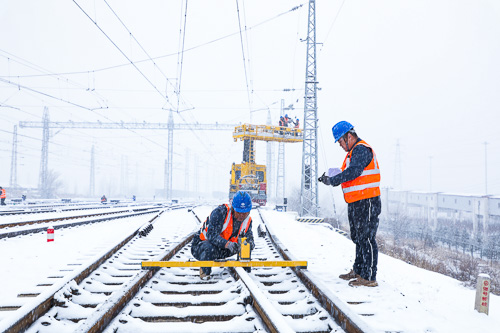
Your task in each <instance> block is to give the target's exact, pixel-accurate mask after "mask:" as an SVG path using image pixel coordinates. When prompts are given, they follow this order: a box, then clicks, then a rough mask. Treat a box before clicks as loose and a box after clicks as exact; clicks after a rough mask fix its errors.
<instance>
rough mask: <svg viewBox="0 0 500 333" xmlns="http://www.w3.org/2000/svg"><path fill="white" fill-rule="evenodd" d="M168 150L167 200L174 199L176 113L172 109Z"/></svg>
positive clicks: (169, 121) (169, 119) (169, 117)
mask: <svg viewBox="0 0 500 333" xmlns="http://www.w3.org/2000/svg"><path fill="white" fill-rule="evenodd" d="M167 127H168V143H167V146H168V149H167V150H168V151H167V174H166V178H167V180H166V181H165V183H166V184H167V193H166V195H167V198H166V200H170V199H172V160H173V155H174V115H173V112H172V110H170V113H169V114H168V125H167Z"/></svg>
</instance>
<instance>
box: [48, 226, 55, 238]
mask: <svg viewBox="0 0 500 333" xmlns="http://www.w3.org/2000/svg"><path fill="white" fill-rule="evenodd" d="M53 241H54V227H52V226H51V227H48V228H47V242H53Z"/></svg>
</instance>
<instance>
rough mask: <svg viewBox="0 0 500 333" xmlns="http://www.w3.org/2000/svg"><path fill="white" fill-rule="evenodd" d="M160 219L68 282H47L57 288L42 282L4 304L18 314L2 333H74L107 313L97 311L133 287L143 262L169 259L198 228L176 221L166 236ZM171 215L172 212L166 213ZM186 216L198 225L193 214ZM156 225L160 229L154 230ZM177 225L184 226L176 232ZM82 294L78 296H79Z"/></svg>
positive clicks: (1, 326) (78, 270)
mask: <svg viewBox="0 0 500 333" xmlns="http://www.w3.org/2000/svg"><path fill="white" fill-rule="evenodd" d="M160 214H161V213H159V214H158V215H156V216H155V217H154V218H153V219H150V220H149V221H148V220H146V221H148V222H147V223H145V224H143V225H142V226H141V227H140V228H138V229H137V230H135V231H134V232H132V233H131V234H130V235H129V236H128V237H126V238H125V239H123V240H122V241H121V242H119V244H117V245H116V246H114V247H113V248H112V249H111V250H110V251H108V252H107V253H105V254H104V255H102V256H101V257H100V258H98V259H97V260H95V261H93V263H92V264H91V265H89V266H87V267H82V266H81V264H80V263H75V265H76V266H74V268H75V270H74V271H73V272H71V274H67V275H66V276H64V278H63V276H51V277H48V278H47V280H51V279H57V280H52V281H55V282H50V283H45V282H42V283H41V284H39V285H38V286H37V287H36V292H26V293H23V294H21V295H20V296H21V297H18V300H17V303H16V304H10V305H8V304H3V302H2V304H1V306H0V310H2V311H15V313H13V315H11V316H8V317H7V318H5V319H4V320H3V321H0V331H2V332H4V331H5V332H19V331H25V330H27V331H33V332H65V331H66V332H73V331H74V329H75V328H76V326H75V325H78V322H80V321H81V320H82V318H87V317H88V316H90V314H91V313H92V312H93V311H96V310H98V309H102V308H103V306H99V307H97V305H99V304H101V303H105V302H106V299H108V298H109V297H110V295H112V294H113V295H114V292H115V291H117V290H120V289H121V288H122V287H123V285H125V286H128V285H129V283H130V281H132V280H134V279H135V278H136V277H137V275H140V274H142V273H143V271H141V268H140V267H141V261H143V260H148V259H151V258H152V259H156V260H161V259H162V258H164V254H165V253H168V252H169V251H170V250H171V249H170V247H171V245H172V243H173V242H175V241H176V240H177V239H178V238H183V237H185V235H186V234H187V233H189V232H190V231H192V229H193V225H196V223H195V222H194V221H192V223H191V225H190V226H189V223H188V224H184V226H182V224H180V223H179V221H175V222H171V224H174V226H172V225H170V227H168V228H167V230H165V227H164V226H163V227H162V224H165V223H161V224H160V226H159V227H158V224H157V221H158V220H161V219H162V216H160ZM168 214H171V212H167V213H166V215H168ZM184 214H185V215H187V216H188V217H190V218H191V219H193V220H194V218H193V217H192V215H191V214H187V213H184ZM153 224H155V228H152V226H153ZM175 224H180V226H178V227H177V228H176V227H175ZM176 230H177V231H176ZM153 231H156V236H155V237H153V238H151V237H145V236H146V235H148V234H150V233H153ZM167 231H168V232H167ZM162 254H163V255H162ZM72 267H73V266H72ZM146 273H148V272H146ZM61 275H63V274H61ZM43 288H45V289H43ZM125 288H127V287H125ZM76 290H79V291H81V292H76ZM77 293H78V294H79V295H75V294H77ZM78 296H79V297H78ZM68 297H75V298H77V299H78V300H80V301H82V302H83V303H85V304H84V305H85V306H80V305H76V304H77V303H72V302H70V301H69V300H68ZM82 297H84V299H82ZM68 304H72V305H73V307H71V308H69V306H68ZM74 307H77V308H78V309H80V310H81V311H83V317H82V314H81V311H80V312H79V311H73V309H74ZM61 319H63V320H61ZM71 324H73V325H71Z"/></svg>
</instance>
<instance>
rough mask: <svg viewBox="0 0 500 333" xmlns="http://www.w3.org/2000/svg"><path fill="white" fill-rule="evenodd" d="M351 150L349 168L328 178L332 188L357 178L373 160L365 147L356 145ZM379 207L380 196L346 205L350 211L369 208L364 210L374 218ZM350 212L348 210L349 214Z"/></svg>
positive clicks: (369, 150) (370, 151) (371, 154)
mask: <svg viewBox="0 0 500 333" xmlns="http://www.w3.org/2000/svg"><path fill="white" fill-rule="evenodd" d="M359 141H361V139H360V138H358V140H357V141H356V142H355V143H354V145H356V143H358V142H359ZM354 145H353V147H354ZM351 150H352V155H351V162H350V164H349V167H348V168H346V169H345V170H344V171H343V172H341V173H339V174H338V175H335V176H333V177H330V184H331V185H332V186H339V185H340V184H342V183H345V182H348V181H350V180H353V179H355V178H358V177H359V176H360V175H361V174H362V173H363V170H364V169H365V168H366V167H367V166H368V164H370V162H371V161H372V159H373V153H372V150H371V149H370V148H368V147H366V146H363V145H357V146H356V147H354V148H351ZM381 205H382V202H381V200H380V196H376V197H374V198H369V199H363V200H359V201H355V202H352V203H350V204H347V206H348V207H349V209H351V210H352V209H355V210H359V209H360V207H365V206H367V207H370V208H367V209H366V212H367V214H368V216H370V215H373V214H376V215H375V216H378V215H379V214H380V212H381V209H382V208H381ZM351 210H349V212H350V211H351ZM371 210H373V211H371ZM369 211H370V212H369Z"/></svg>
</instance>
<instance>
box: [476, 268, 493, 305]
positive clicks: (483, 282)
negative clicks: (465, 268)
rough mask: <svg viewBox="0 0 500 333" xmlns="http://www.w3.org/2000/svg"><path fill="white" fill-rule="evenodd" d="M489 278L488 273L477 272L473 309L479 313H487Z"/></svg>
mask: <svg viewBox="0 0 500 333" xmlns="http://www.w3.org/2000/svg"><path fill="white" fill-rule="evenodd" d="M490 284H491V279H490V276H489V275H488V274H479V276H478V277H477V287H476V303H475V305H474V309H476V311H478V312H481V313H486V314H488V310H489V308H490V289H491V286H490Z"/></svg>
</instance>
